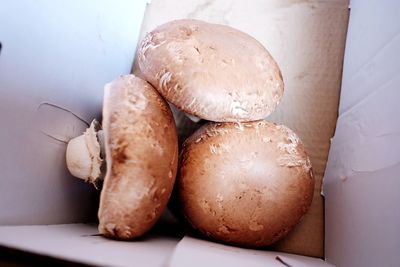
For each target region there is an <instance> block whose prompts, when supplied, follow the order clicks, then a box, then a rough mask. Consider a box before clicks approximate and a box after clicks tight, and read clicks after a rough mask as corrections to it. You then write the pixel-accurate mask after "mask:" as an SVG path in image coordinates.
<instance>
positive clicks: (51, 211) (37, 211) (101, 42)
mask: <svg viewBox="0 0 400 267" xmlns="http://www.w3.org/2000/svg"><path fill="white" fill-rule="evenodd" d="M145 5H146V1H145V0H142V1H119V2H116V3H114V2H98V1H94V0H91V1H85V2H82V1H68V2H64V3H62V4H60V3H56V2H54V1H47V0H39V1H35V2H30V1H22V2H21V1H7V2H6V3H2V5H1V8H0V35H1V36H0V38H1V39H0V41H1V44H2V49H1V54H0V95H1V97H0V123H1V125H2V131H0V147H1V151H0V177H1V179H0V180H1V181H0V225H2V224H3V225H4V224H10V225H12V224H50V223H69V222H84V221H88V220H94V218H95V216H96V213H97V199H98V196H97V193H96V192H95V190H94V189H92V188H91V187H90V186H89V185H87V184H85V183H82V182H81V181H78V180H77V179H74V178H72V176H71V175H69V173H68V171H67V169H66V165H65V149H66V142H67V141H68V140H69V139H70V138H71V137H75V136H77V135H80V134H81V133H82V132H83V131H84V130H85V128H86V125H87V123H90V121H91V120H92V119H93V118H99V117H100V116H101V110H102V99H103V86H104V84H105V83H107V82H109V81H110V80H112V79H114V78H116V77H117V76H118V75H120V74H124V73H129V72H130V68H131V64H132V61H133V58H134V51H135V47H136V44H137V38H138V35H139V31H140V26H141V22H142V17H143V14H144V9H145Z"/></svg>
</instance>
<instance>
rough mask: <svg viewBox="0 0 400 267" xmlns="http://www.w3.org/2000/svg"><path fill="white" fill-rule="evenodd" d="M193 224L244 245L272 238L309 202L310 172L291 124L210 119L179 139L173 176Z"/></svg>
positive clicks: (257, 244)
mask: <svg viewBox="0 0 400 267" xmlns="http://www.w3.org/2000/svg"><path fill="white" fill-rule="evenodd" d="M178 181H179V182H178V190H179V197H180V200H181V205H182V206H183V211H184V214H185V216H186V218H187V219H188V221H189V222H190V223H191V224H192V226H193V227H194V228H197V229H198V230H200V231H201V232H203V233H204V234H206V235H207V236H209V237H212V238H215V239H217V240H220V241H223V242H227V243H232V244H236V245H241V246H248V247H260V246H266V245H269V244H272V243H274V242H275V241H277V240H279V239H280V238H282V237H283V236H284V235H285V234H287V233H288V232H289V230H290V229H292V228H293V227H294V226H295V225H296V224H297V223H298V222H299V221H300V219H301V218H302V216H303V215H304V214H305V213H306V212H307V210H308V208H309V207H310V205H311V201H312V197H313V191H314V178H313V175H312V170H311V163H310V161H309V158H308V156H307V154H306V152H305V150H304V147H303V145H302V143H301V141H300V140H299V138H298V137H297V136H296V134H295V133H294V132H293V131H291V130H290V129H289V128H287V127H285V126H282V125H276V124H273V123H269V122H266V121H254V122H250V123H209V124H206V125H205V126H203V127H202V128H200V129H199V130H198V131H197V132H195V133H194V134H193V135H192V136H191V137H190V138H189V139H188V140H187V141H186V142H185V144H184V148H183V152H182V158H181V167H180V171H179V180H178Z"/></svg>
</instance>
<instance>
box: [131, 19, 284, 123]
mask: <svg viewBox="0 0 400 267" xmlns="http://www.w3.org/2000/svg"><path fill="white" fill-rule="evenodd" d="M138 66H139V69H140V72H141V73H142V75H143V77H145V79H146V80H147V81H149V82H150V83H151V84H152V85H153V86H154V87H155V88H156V89H157V90H158V91H159V92H160V93H161V94H162V95H163V96H164V97H165V98H166V99H167V100H168V101H169V102H171V103H172V104H174V105H175V106H177V107H178V108H179V109H182V110H183V111H185V112H187V113H189V114H191V115H195V116H197V117H200V118H202V119H206V120H211V121H251V120H258V119H262V118H265V117H266V116H268V115H269V114H270V113H271V112H272V111H274V110H275V108H276V106H277V105H278V103H279V101H280V99H281V97H282V94H283V81H282V76H281V72H280V70H279V67H278V65H277V64H276V62H275V61H274V59H273V58H272V56H271V55H270V54H269V53H268V51H267V50H266V49H265V48H264V47H263V46H262V45H261V44H260V43H259V42H258V41H257V40H255V39H254V38H252V37H251V36H249V35H247V34H245V33H243V32H241V31H239V30H236V29H233V28H231V27H228V26H223V25H218V24H211V23H206V22H202V21H198V20H177V21H172V22H169V23H166V24H163V25H161V26H159V27H157V28H156V29H154V30H153V31H152V32H150V33H148V34H147V35H146V37H145V38H144V40H143V41H142V43H141V45H140V48H139V50H138Z"/></svg>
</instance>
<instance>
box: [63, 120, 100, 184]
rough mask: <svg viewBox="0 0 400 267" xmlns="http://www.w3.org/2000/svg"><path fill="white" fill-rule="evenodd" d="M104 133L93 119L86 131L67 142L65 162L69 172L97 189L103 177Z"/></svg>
mask: <svg viewBox="0 0 400 267" xmlns="http://www.w3.org/2000/svg"><path fill="white" fill-rule="evenodd" d="M104 158H105V156H104V135H103V130H101V126H100V124H99V122H98V121H96V120H93V121H92V123H91V124H90V127H89V128H87V129H86V131H85V132H84V133H83V134H82V135H80V136H77V137H75V138H73V139H71V140H70V141H69V142H68V146H67V151H66V162H67V168H68V170H69V172H70V173H71V174H72V175H73V176H75V177H77V178H80V179H82V180H84V181H86V182H88V183H91V184H93V185H94V187H95V188H96V189H99V184H101V182H102V181H103V179H104V171H102V167H103V165H104V164H103V162H104V160H103V159H104Z"/></svg>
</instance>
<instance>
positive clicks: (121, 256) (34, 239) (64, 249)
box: [0, 224, 179, 267]
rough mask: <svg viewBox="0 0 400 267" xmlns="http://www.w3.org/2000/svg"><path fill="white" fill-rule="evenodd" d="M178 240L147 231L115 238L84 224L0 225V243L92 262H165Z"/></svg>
mask: <svg viewBox="0 0 400 267" xmlns="http://www.w3.org/2000/svg"><path fill="white" fill-rule="evenodd" d="M178 241H179V239H178V238H175V237H168V236H160V235H157V236H156V235H151V234H150V235H146V236H145V237H143V238H142V239H139V240H135V241H130V242H123V241H115V240H110V239H106V238H104V237H102V236H99V235H98V232H97V227H96V226H95V225H87V224H65V225H40V226H39V225H37V226H0V245H3V246H7V247H10V248H16V249H20V250H24V251H29V252H33V253H37V254H39V255H47V256H52V257H55V258H61V259H65V260H70V261H73V262H80V263H85V264H90V265H94V266H121V267H127V266H132V265H134V266H154V267H161V266H165V262H166V260H167V259H168V258H169V256H170V254H171V253H172V251H173V249H174V248H175V245H176V244H177V243H178Z"/></svg>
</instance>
